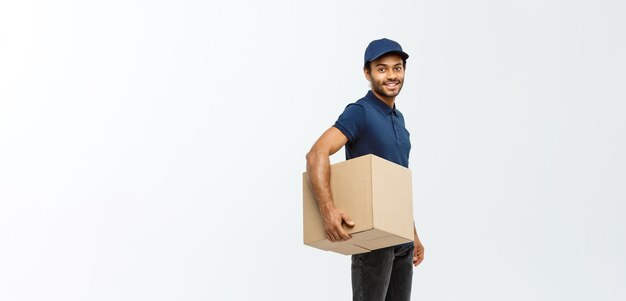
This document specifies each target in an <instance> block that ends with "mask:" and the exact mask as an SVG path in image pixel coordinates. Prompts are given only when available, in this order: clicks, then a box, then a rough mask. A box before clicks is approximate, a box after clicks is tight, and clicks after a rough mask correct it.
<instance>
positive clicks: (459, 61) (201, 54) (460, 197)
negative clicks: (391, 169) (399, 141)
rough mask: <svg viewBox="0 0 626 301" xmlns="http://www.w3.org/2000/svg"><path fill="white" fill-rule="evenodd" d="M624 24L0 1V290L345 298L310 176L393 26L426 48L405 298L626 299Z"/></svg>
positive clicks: (326, 7)
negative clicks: (323, 239) (316, 155)
mask: <svg viewBox="0 0 626 301" xmlns="http://www.w3.org/2000/svg"><path fill="white" fill-rule="evenodd" d="M625 12H626V4H624V2H623V1H617V0H616V1H564V0H563V1H557V0H542V1H536V0H531V1H495V0H491V1H488V0H482V1H458V0H456V1H454V0H447V1H441V0H437V1H430V0H428V1H417V2H415V1H400V2H396V1H386V2H382V1H321V2H320V1H307V2H306V3H305V2H295V1H293V2H292V1H230V2H226V1H220V2H215V3H214V2H211V1H109V0H107V1H54V2H53V1H3V2H1V4H0V300H16V301H17V300H64V301H67V300H348V299H350V296H351V293H350V274H349V264H350V263H349V262H350V260H349V257H344V256H341V255H337V254H334V253H326V252H322V251H319V250H316V249H312V248H309V247H305V246H304V245H302V242H301V240H302V234H301V222H302V217H301V183H300V176H301V175H300V173H301V172H302V171H303V169H304V164H305V161H304V155H305V153H306V152H307V151H308V149H309V147H310V146H311V144H312V143H313V142H314V141H315V139H317V137H318V136H319V135H320V134H321V133H322V132H323V131H324V130H325V129H326V128H328V127H329V126H330V125H332V123H333V122H334V121H335V119H336V117H337V116H338V115H339V113H340V112H341V111H342V109H343V108H344V107H345V105H346V104H347V103H349V102H353V101H355V100H356V99H358V98H360V97H361V96H362V95H364V94H365V93H366V91H367V89H368V83H367V82H366V81H365V79H364V78H363V75H362V71H361V64H362V55H363V51H364V49H365V47H366V46H367V43H368V42H369V41H370V40H373V39H377V38H380V37H389V38H392V39H395V40H397V41H399V42H400V43H401V44H402V45H403V47H404V48H405V50H406V51H407V52H408V53H409V54H410V55H411V57H410V58H409V61H408V66H407V75H406V82H405V87H404V89H403V91H402V93H401V95H400V96H399V97H398V99H397V106H398V108H399V109H400V110H401V111H402V112H403V113H404V115H405V117H406V120H407V127H408V129H409V130H410V131H411V133H412V135H411V139H412V143H413V149H412V152H411V160H410V164H411V168H412V170H413V177H414V202H415V212H414V214H415V219H416V223H417V227H418V232H419V233H420V235H421V237H422V241H423V243H424V244H425V246H426V259H425V261H424V262H423V263H422V265H421V266H419V267H418V268H417V269H416V270H415V277H414V290H413V298H414V299H415V300H443V301H450V300H481V301H482V300H624V299H626V289H625V288H624V286H623V285H624V283H625V282H626V260H624V257H623V256H624V254H625V253H626V222H624V218H623V216H624V214H625V213H626V205H625V201H626V189H625V188H624V183H625V182H626V172H625V170H626V159H625V158H624V153H626V139H625V134H626V121H624V115H625V113H626V104H625V100H626V92H625V91H624V83H625V82H626V72H625V70H626V59H625V58H624V53H626V31H625V30H624V28H626V21H624V18H623V15H624V13H625ZM332 160H333V162H337V161H341V160H343V151H340V153H338V154H337V155H335V156H334V157H333V158H332Z"/></svg>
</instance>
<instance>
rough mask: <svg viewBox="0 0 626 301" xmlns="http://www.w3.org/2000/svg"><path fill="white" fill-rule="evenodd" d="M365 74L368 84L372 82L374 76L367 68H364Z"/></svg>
mask: <svg viewBox="0 0 626 301" xmlns="http://www.w3.org/2000/svg"><path fill="white" fill-rule="evenodd" d="M363 74H365V79H367V81H368V82H371V81H372V75H371V74H370V73H369V71H367V68H365V67H363Z"/></svg>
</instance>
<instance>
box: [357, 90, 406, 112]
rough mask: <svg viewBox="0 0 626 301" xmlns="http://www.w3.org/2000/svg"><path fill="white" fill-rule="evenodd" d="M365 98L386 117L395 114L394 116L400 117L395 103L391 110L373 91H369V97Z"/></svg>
mask: <svg viewBox="0 0 626 301" xmlns="http://www.w3.org/2000/svg"><path fill="white" fill-rule="evenodd" d="M365 98H366V99H367V100H368V101H369V102H370V103H371V104H373V105H374V106H375V107H376V108H377V109H378V110H379V111H381V112H382V113H384V114H385V115H389V114H391V113H393V114H394V115H396V116H398V113H397V112H396V104H395V103H394V104H393V108H390V107H389V106H388V105H387V104H386V103H385V102H384V101H382V100H380V99H379V98H378V97H376V95H375V94H374V92H372V90H369V91H367V95H365Z"/></svg>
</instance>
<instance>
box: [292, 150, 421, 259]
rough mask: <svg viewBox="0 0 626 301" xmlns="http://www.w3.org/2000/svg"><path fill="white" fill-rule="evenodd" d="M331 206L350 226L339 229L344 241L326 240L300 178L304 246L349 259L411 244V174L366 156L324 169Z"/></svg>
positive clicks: (304, 178)
mask: <svg viewBox="0 0 626 301" xmlns="http://www.w3.org/2000/svg"><path fill="white" fill-rule="evenodd" d="M330 168H331V169H330V186H331V191H332V195H333V201H334V203H335V206H336V207H338V208H341V209H342V210H343V211H344V212H346V213H347V214H348V216H350V218H351V219H352V221H354V223H355V226H354V227H353V228H350V227H348V226H346V225H344V230H345V231H346V232H347V233H348V234H350V235H351V236H352V238H351V239H350V240H347V241H342V242H331V241H329V240H327V239H326V237H325V232H324V226H323V222H322V217H321V214H320V212H319V207H318V205H317V201H316V200H315V198H314V196H313V192H312V191H311V188H310V184H309V180H308V176H307V174H306V172H305V173H304V174H303V176H302V182H303V183H302V191H303V211H304V212H303V213H304V216H303V217H304V218H303V220H304V244H306V245H309V246H311V247H314V248H318V249H322V250H326V251H333V252H337V253H340V254H345V255H351V254H359V253H366V252H370V251H371V250H376V249H381V248H385V247H389V246H394V245H398V244H402V243H407V242H411V241H413V192H412V189H411V171H410V170H409V169H408V168H405V167H403V166H400V165H398V164H395V163H393V162H390V161H387V160H385V159H382V158H380V157H377V156H375V155H366V156H362V157H358V158H355V159H351V160H347V161H344V162H341V163H337V164H333V165H331V167H330Z"/></svg>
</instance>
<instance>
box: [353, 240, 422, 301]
mask: <svg viewBox="0 0 626 301" xmlns="http://www.w3.org/2000/svg"><path fill="white" fill-rule="evenodd" d="M413 248H414V247H413V243H408V244H403V245H398V246H393V247H388V248H383V249H379V250H374V251H372V252H369V253H363V254H357V255H352V300H354V301H383V300H385V301H398V300H407V301H408V300H410V299H411V283H412V282H413Z"/></svg>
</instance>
